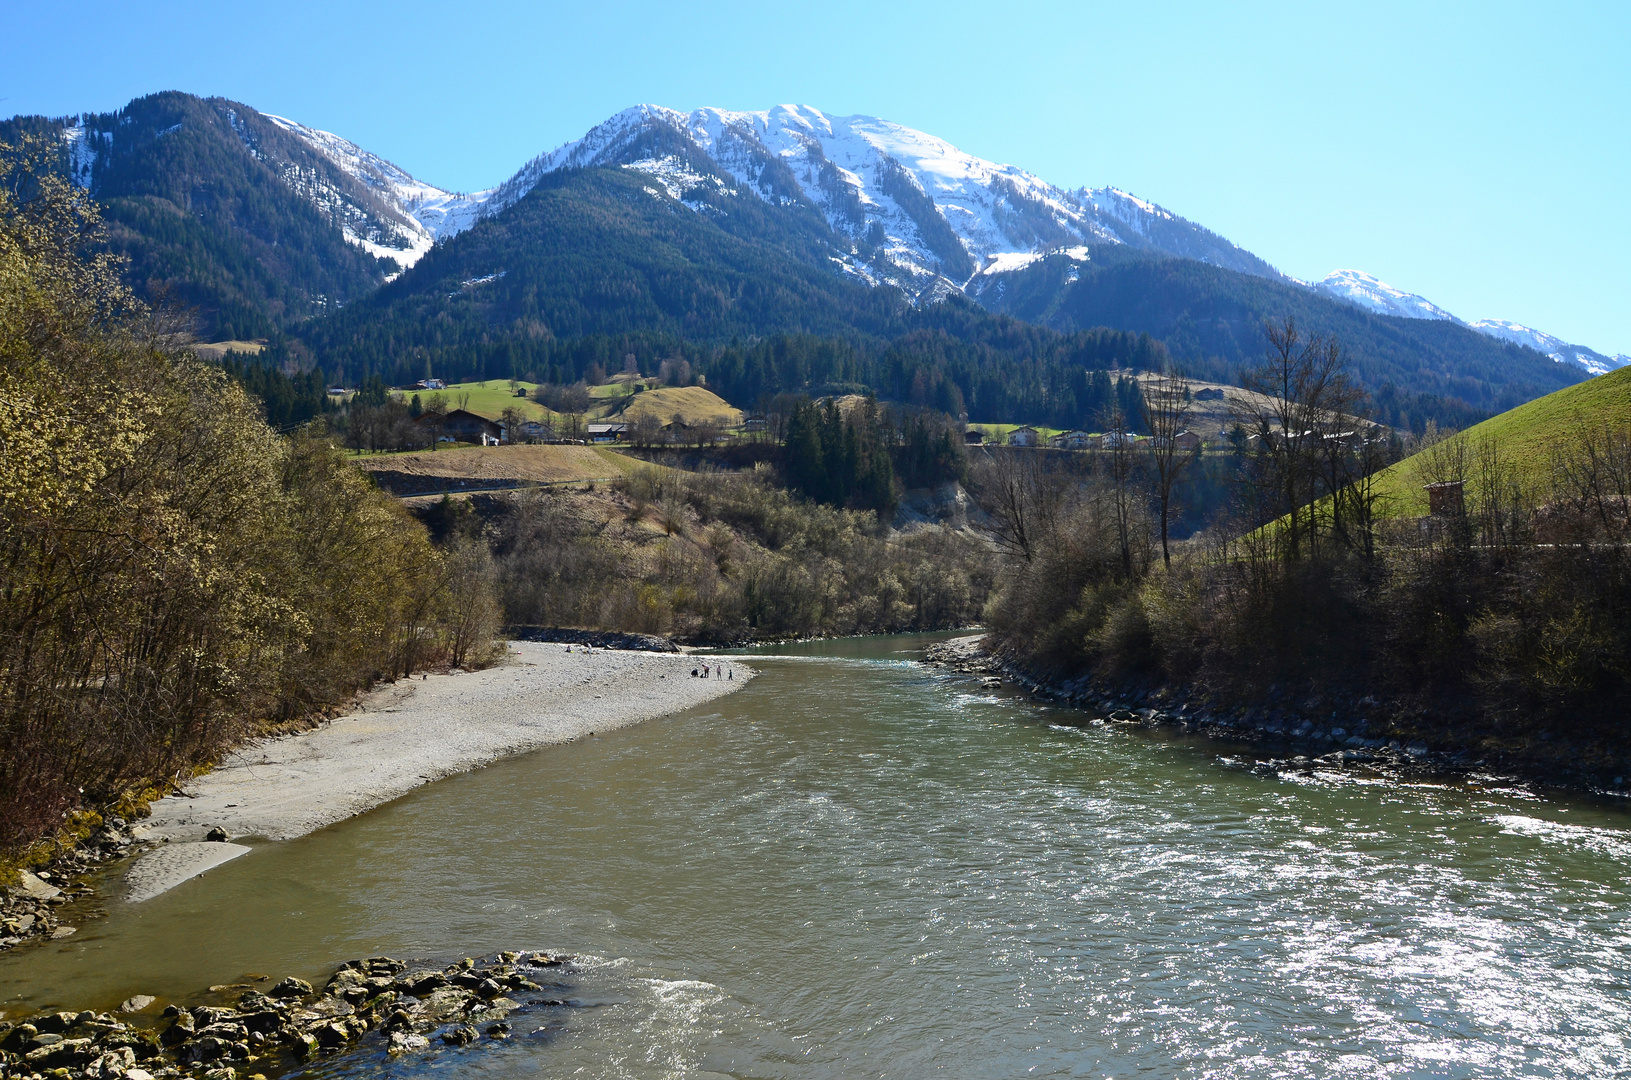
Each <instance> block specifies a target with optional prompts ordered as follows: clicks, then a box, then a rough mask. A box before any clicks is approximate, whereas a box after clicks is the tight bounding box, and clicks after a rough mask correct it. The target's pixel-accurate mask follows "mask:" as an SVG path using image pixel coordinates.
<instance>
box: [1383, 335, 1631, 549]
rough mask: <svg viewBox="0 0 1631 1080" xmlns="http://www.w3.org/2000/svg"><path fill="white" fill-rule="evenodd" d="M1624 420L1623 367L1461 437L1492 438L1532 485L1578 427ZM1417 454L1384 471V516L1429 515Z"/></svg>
mask: <svg viewBox="0 0 1631 1080" xmlns="http://www.w3.org/2000/svg"><path fill="white" fill-rule="evenodd" d="M1628 424H1631V368H1621V369H1620V370H1619V371H1613V372H1610V373H1609V374H1607V375H1599V376H1598V377H1597V378H1595V379H1588V380H1587V381H1585V382H1583V383H1579V384H1577V385H1575V386H1570V387H1567V388H1565V389H1563V390H1559V391H1557V392H1555V393H1551V394H1547V395H1546V396H1545V397H1542V398H1536V399H1535V400H1534V401H1531V402H1528V403H1527V404H1524V405H1519V406H1518V407H1517V408H1515V409H1511V410H1508V411H1507V412H1504V413H1501V414H1500V415H1499V416H1492V417H1490V418H1489V419H1488V420H1485V421H1484V422H1483V423H1481V424H1476V425H1474V426H1473V427H1470V428H1468V429H1467V430H1466V431H1464V432H1462V434H1461V436H1460V437H1461V438H1465V439H1467V440H1468V446H1469V448H1470V447H1473V446H1477V445H1478V444H1479V443H1480V442H1481V441H1482V440H1483V439H1485V438H1491V439H1494V440H1496V442H1497V443H1498V444H1499V445H1500V447H1501V451H1502V454H1503V455H1504V457H1505V458H1506V460H1507V461H1508V462H1509V463H1510V464H1511V465H1512V466H1513V467H1514V468H1516V469H1517V470H1518V471H1519V472H1520V473H1521V474H1522V475H1523V477H1524V478H1525V480H1526V482H1527V483H1528V484H1530V485H1531V486H1536V485H1538V484H1539V483H1540V482H1541V481H1543V480H1544V479H1545V478H1546V474H1547V472H1548V470H1549V469H1550V453H1551V448H1552V447H1553V446H1554V445H1556V444H1557V443H1558V442H1559V441H1560V440H1562V439H1563V438H1565V437H1567V436H1568V435H1570V434H1571V433H1573V432H1574V431H1576V430H1578V429H1579V428H1580V427H1581V426H1582V425H1595V426H1596V427H1597V428H1598V429H1599V430H1604V431H1606V430H1608V429H1610V428H1614V427H1625V426H1626V425H1628ZM1420 458H1421V455H1420V454H1417V455H1415V456H1414V457H1409V458H1406V459H1405V460H1403V461H1401V462H1399V463H1398V464H1397V465H1394V466H1393V467H1391V468H1389V469H1387V470H1386V471H1385V472H1383V473H1382V475H1381V477H1380V481H1379V483H1380V485H1381V491H1382V493H1383V494H1384V495H1385V496H1387V499H1388V502H1387V504H1386V505H1387V508H1388V516H1392V517H1406V516H1420V515H1422V514H1425V513H1427V495H1426V493H1425V492H1424V491H1422V484H1423V483H1424V481H1423V480H1422V479H1421V472H1422V468H1421V464H1422V463H1421V462H1420V460H1419V459H1420Z"/></svg>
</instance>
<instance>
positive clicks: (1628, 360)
mask: <svg viewBox="0 0 1631 1080" xmlns="http://www.w3.org/2000/svg"><path fill="white" fill-rule="evenodd" d="M1472 328H1473V329H1474V330H1477V331H1478V332H1479V333H1481V334H1487V335H1489V336H1490V337H1493V338H1499V339H1501V340H1502V341H1510V342H1513V343H1514V344H1517V345H1527V346H1529V347H1530V348H1531V349H1535V350H1538V351H1539V352H1543V353H1545V354H1546V355H1547V356H1550V357H1551V358H1552V359H1553V360H1555V361H1557V362H1558V363H1560V364H1575V365H1577V366H1579V367H1582V368H1585V369H1586V371H1588V372H1590V373H1591V374H1593V375H1602V374H1604V373H1606V372H1610V371H1614V370H1616V369H1618V368H1622V367H1625V366H1626V365H1628V364H1631V356H1626V355H1624V354H1618V355H1615V356H1604V355H1603V354H1602V353H1600V352H1598V351H1596V350H1595V349H1588V348H1586V347H1585V346H1584V345H1571V344H1569V343H1568V342H1566V341H1564V340H1563V339H1562V338H1558V337H1554V336H1552V335H1551V334H1547V333H1544V332H1542V331H1540V330H1536V329H1534V328H1532V327H1528V326H1524V325H1523V324H1522V323H1515V322H1510V321H1508V320H1506V319H1479V320H1478V321H1477V322H1475V323H1473V324H1472Z"/></svg>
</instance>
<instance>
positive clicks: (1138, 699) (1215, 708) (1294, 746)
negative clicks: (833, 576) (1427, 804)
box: [924, 635, 1483, 777]
mask: <svg viewBox="0 0 1631 1080" xmlns="http://www.w3.org/2000/svg"><path fill="white" fill-rule="evenodd" d="M924 661H925V662H926V663H929V664H933V665H935V666H936V667H940V668H943V669H945V670H947V671H952V672H956V673H958V674H963V675H970V676H975V677H980V678H981V679H982V681H983V682H984V683H985V684H986V685H988V686H994V685H999V684H1000V685H1012V686H1015V687H1018V688H1020V689H1023V690H1025V691H1026V692H1028V693H1030V694H1033V695H1035V696H1037V697H1044V698H1050V699H1052V700H1055V701H1058V702H1060V703H1062V704H1066V705H1071V706H1074V707H1076V708H1080V709H1083V710H1086V711H1087V712H1089V713H1091V714H1092V715H1093V716H1094V717H1095V719H1097V720H1099V721H1101V722H1104V723H1113V724H1126V725H1129V726H1135V727H1146V728H1169V729H1172V730H1176V731H1181V732H1195V733H1197V734H1201V735H1206V736H1209V737H1212V738H1217V739H1227V740H1230V741H1233V742H1251V743H1257V744H1262V745H1264V746H1265V747H1266V748H1267V749H1269V750H1270V752H1271V754H1272V755H1273V756H1271V757H1270V758H1269V759H1267V760H1265V761H1261V762H1258V763H1257V765H1256V766H1255V767H1256V768H1260V769H1268V770H1273V771H1277V772H1278V771H1293V772H1295V771H1306V770H1309V769H1312V768H1314V767H1315V766H1316V765H1322V766H1334V767H1339V768H1343V769H1348V768H1362V769H1369V770H1372V771H1375V772H1378V773H1381V774H1385V775H1389V776H1397V777H1403V776H1428V775H1433V776H1447V775H1448V776H1459V775H1465V774H1467V773H1468V772H1470V771H1472V770H1475V769H1478V768H1480V767H1482V764H1483V763H1482V762H1478V761H1472V760H1469V758H1468V756H1467V755H1466V754H1462V753H1446V752H1441V751H1434V750H1431V749H1429V748H1428V746H1427V745H1426V744H1425V743H1421V742H1408V741H1405V742H1401V740H1399V739H1397V738H1390V737H1386V733H1385V732H1383V731H1381V730H1379V729H1380V728H1381V727H1382V725H1380V724H1377V723H1374V722H1373V721H1372V720H1371V719H1370V718H1368V717H1366V716H1364V715H1363V714H1362V713H1360V712H1359V710H1361V709H1365V708H1367V707H1369V706H1377V705H1378V704H1379V703H1378V702H1377V701H1376V700H1375V699H1373V698H1361V699H1358V700H1356V701H1354V702H1351V703H1347V704H1348V706H1349V707H1348V708H1347V709H1346V711H1345V710H1344V709H1342V708H1340V707H1339V708H1332V707H1331V705H1330V704H1329V703H1322V705H1321V707H1320V709H1319V710H1318V712H1317V713H1316V712H1314V711H1313V710H1299V709H1291V708H1276V707H1269V706H1264V705H1255V706H1232V705H1231V706H1220V705H1216V704H1214V703H1212V702H1211V701H1210V700H1208V698H1207V696H1206V695H1205V694H1204V693H1203V692H1201V691H1199V690H1196V691H1194V692H1193V693H1187V694H1186V693H1182V692H1177V691H1174V690H1172V689H1170V688H1160V689H1153V690H1151V689H1145V688H1141V687H1137V686H1130V685H1129V686H1122V687H1116V688H1113V689H1112V688H1107V687H1104V686H1102V685H1100V684H1098V683H1096V682H1095V681H1094V680H1093V679H1092V678H1091V677H1090V676H1086V675H1084V676H1080V677H1078V678H1075V679H1069V680H1061V681H1056V682H1055V681H1049V680H1044V679H1039V678H1036V677H1035V676H1033V675H1031V674H1030V673H1028V672H1026V671H1024V670H1023V669H1021V668H1020V667H1019V666H1018V665H1017V664H1015V663H1014V662H1013V661H1012V660H1010V659H1007V658H1004V657H1002V656H1000V655H993V654H992V653H991V652H989V651H987V648H986V644H985V639H984V638H982V637H981V636H979V635H974V636H971V637H962V638H953V639H951V640H949V641H943V642H940V643H938V644H936V645H933V646H931V647H930V648H929V649H928V650H927V651H926V652H925V654H924ZM1186 699H1187V700H1186Z"/></svg>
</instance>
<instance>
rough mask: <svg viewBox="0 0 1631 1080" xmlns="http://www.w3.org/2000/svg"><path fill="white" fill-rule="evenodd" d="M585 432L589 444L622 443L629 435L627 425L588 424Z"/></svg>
mask: <svg viewBox="0 0 1631 1080" xmlns="http://www.w3.org/2000/svg"><path fill="white" fill-rule="evenodd" d="M587 430H588V434H589V441H590V442H623V441H624V440H625V439H627V438H628V435H629V425H627V424H589V425H588V427H587Z"/></svg>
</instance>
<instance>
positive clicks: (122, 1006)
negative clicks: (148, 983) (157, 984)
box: [119, 994, 158, 1013]
mask: <svg viewBox="0 0 1631 1080" xmlns="http://www.w3.org/2000/svg"><path fill="white" fill-rule="evenodd" d="M157 1000H158V998H156V997H154V996H153V995H152V994H132V995H130V996H129V997H127V998H125V999H124V1000H123V1001H121V1002H120V1003H119V1011H120V1012H122V1013H138V1012H141V1011H142V1010H143V1009H145V1008H147V1007H148V1006H149V1005H151V1004H153V1002H155V1001H157Z"/></svg>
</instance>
